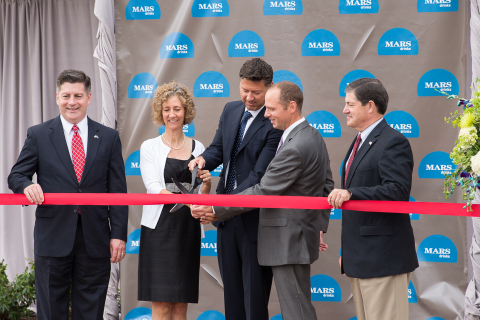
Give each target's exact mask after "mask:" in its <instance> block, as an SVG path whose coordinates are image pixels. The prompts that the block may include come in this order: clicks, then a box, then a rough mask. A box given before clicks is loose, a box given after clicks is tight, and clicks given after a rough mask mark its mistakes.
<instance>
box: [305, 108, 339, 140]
mask: <svg viewBox="0 0 480 320" xmlns="http://www.w3.org/2000/svg"><path fill="white" fill-rule="evenodd" d="M306 120H307V121H308V123H309V124H310V125H311V126H312V127H314V128H315V129H317V130H318V131H319V132H320V134H321V135H322V137H324V138H339V137H340V136H341V135H342V128H341V127H340V122H339V121H338V119H337V117H335V116H334V115H333V113H330V112H328V111H323V110H319V111H314V112H312V113H310V114H309V115H308V116H307V118H306Z"/></svg>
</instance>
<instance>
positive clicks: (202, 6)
mask: <svg viewBox="0 0 480 320" xmlns="http://www.w3.org/2000/svg"><path fill="white" fill-rule="evenodd" d="M229 14H230V6H229V5H228V1H227V0H195V1H193V5H192V17H194V18H204V17H228V15H229Z"/></svg>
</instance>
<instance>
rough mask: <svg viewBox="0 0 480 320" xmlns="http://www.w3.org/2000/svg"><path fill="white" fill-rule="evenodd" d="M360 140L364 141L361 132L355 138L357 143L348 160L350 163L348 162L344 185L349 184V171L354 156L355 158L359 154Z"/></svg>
mask: <svg viewBox="0 0 480 320" xmlns="http://www.w3.org/2000/svg"><path fill="white" fill-rule="evenodd" d="M360 142H362V135H361V134H359V135H358V136H357V139H356V140H355V144H354V145H353V150H352V156H351V157H350V159H349V160H348V163H347V169H346V170H345V183H344V186H346V185H347V177H348V171H349V170H350V166H351V165H352V162H353V158H355V155H356V154H357V151H358V146H359V145H360Z"/></svg>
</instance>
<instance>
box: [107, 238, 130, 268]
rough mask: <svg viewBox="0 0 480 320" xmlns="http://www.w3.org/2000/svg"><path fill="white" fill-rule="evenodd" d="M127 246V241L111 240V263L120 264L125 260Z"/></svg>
mask: <svg viewBox="0 0 480 320" xmlns="http://www.w3.org/2000/svg"><path fill="white" fill-rule="evenodd" d="M126 251H127V246H126V243H125V241H123V240H119V239H110V256H111V258H110V261H111V262H112V263H116V262H120V261H122V259H123V258H125V252H126Z"/></svg>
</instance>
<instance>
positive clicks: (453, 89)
mask: <svg viewBox="0 0 480 320" xmlns="http://www.w3.org/2000/svg"><path fill="white" fill-rule="evenodd" d="M435 89H436V90H439V91H444V92H446V93H448V94H458V90H459V86H458V81H457V78H456V77H455V76H454V75H453V74H452V73H451V72H450V71H447V70H445V69H433V70H430V71H428V72H426V73H425V74H424V75H423V76H422V77H421V78H420V81H418V85H417V94H418V96H419V97H433V96H443V94H441V93H440V92H438V91H436V90H435Z"/></svg>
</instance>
